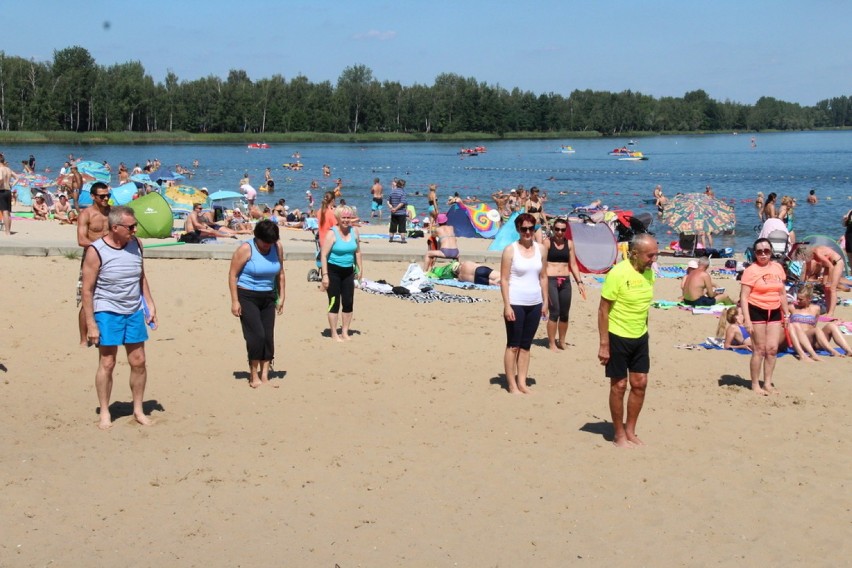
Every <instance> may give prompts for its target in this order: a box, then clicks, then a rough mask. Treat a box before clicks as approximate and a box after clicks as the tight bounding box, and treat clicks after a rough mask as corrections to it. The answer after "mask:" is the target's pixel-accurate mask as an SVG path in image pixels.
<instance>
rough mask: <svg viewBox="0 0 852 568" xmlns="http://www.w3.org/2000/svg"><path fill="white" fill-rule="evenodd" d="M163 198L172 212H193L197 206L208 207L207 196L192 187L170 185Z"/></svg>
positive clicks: (164, 191)
mask: <svg viewBox="0 0 852 568" xmlns="http://www.w3.org/2000/svg"><path fill="white" fill-rule="evenodd" d="M163 197H165V198H166V201H167V202H168V204H169V205H170V206H171V208H172V211H192V207H193V206H194V205H195V204H201V205H207V201H208V197H207V194H206V193H204V192H202V191H201V190H200V189H198V188H197V187H192V186H191V185H170V186H168V187H166V188H165V189H164V190H163Z"/></svg>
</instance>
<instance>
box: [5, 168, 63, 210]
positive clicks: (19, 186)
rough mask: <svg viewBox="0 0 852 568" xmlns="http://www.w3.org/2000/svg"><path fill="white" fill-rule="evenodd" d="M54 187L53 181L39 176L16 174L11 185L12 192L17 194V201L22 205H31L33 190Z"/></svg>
mask: <svg viewBox="0 0 852 568" xmlns="http://www.w3.org/2000/svg"><path fill="white" fill-rule="evenodd" d="M53 185H55V184H54V182H53V180H51V179H50V178H47V177H45V176H43V175H39V174H18V178H17V179H16V180H15V183H14V185H12V190H14V191H16V192H17V193H18V201H20V202H21V204H22V205H32V204H33V198H32V196H33V190H35V189H44V188H47V187H51V186H53Z"/></svg>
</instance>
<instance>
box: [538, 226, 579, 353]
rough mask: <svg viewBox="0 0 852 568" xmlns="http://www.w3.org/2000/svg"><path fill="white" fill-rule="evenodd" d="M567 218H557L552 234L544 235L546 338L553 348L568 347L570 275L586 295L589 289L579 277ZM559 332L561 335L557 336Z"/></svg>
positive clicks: (553, 349) (554, 349)
mask: <svg viewBox="0 0 852 568" xmlns="http://www.w3.org/2000/svg"><path fill="white" fill-rule="evenodd" d="M567 232H568V222H567V221H566V220H565V219H556V220H555V221H554V222H553V236H552V237H550V238H549V239H544V248H545V250H546V251H547V285H548V290H549V291H548V295H547V297H548V300H549V309H548V312H549V314H550V315H549V319H548V321H547V340H548V343H549V347H550V350H551V351H557V350H560V349H565V335H566V334H567V333H568V313H569V312H570V310H571V278H570V276H574V281H575V282H576V283H577V286H578V288H579V290H580V293H581V294H582V295H583V297H585V295H586V289H585V287H584V286H583V281H582V280H581V279H580V269H579V268H578V267H577V259H576V255H575V254H574V241H572V240H571V239H570V238H568V235H567ZM557 333H558V339H557Z"/></svg>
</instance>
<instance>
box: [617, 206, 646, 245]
mask: <svg viewBox="0 0 852 568" xmlns="http://www.w3.org/2000/svg"><path fill="white" fill-rule="evenodd" d="M652 221H653V218H652V217H651V214H650V213H639V214H638V215H636V216H633V215H622V214H619V215H618V223H616V225H615V236H616V238H618V242H620V243H623V242H629V241H630V240H631V239H632V238H633V237H635V236H636V235H641V234H644V233H648V234H649V235H653V234H654V233H652V232H651V231H649V230H648V227H650V226H651V222H652Z"/></svg>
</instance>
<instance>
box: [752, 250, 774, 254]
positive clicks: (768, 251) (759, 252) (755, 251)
mask: <svg viewBox="0 0 852 568" xmlns="http://www.w3.org/2000/svg"><path fill="white" fill-rule="evenodd" d="M754 254H772V249H754Z"/></svg>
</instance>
